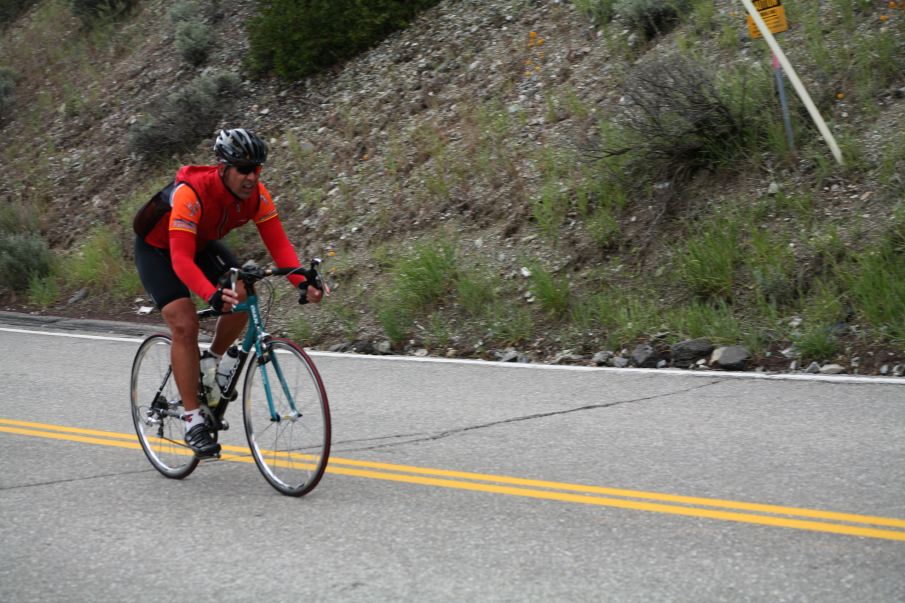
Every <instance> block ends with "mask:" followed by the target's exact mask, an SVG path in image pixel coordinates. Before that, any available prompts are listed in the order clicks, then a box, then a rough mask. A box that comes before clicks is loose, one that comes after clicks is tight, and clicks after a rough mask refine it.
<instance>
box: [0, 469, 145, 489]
mask: <svg viewBox="0 0 905 603" xmlns="http://www.w3.org/2000/svg"><path fill="white" fill-rule="evenodd" d="M153 471H156V469H154V468H153V467H151V468H150V469H136V470H134V471H121V472H119V473H102V474H100V475H86V476H84V477H68V478H65V479H54V480H49V481H46V482H35V483H33V484H19V485H16V486H0V492H7V491H10V490H21V489H23V488H36V487H39V486H55V485H57V484H71V483H75V482H86V481H89V480H93V479H102V478H105V477H121V476H123V475H138V474H140V473H148V472H153Z"/></svg>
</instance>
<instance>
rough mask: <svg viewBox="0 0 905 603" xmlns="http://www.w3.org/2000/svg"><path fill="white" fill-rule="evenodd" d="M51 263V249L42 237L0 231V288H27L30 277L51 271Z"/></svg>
mask: <svg viewBox="0 0 905 603" xmlns="http://www.w3.org/2000/svg"><path fill="white" fill-rule="evenodd" d="M51 264H52V256H51V254H50V249H49V248H48V246H47V243H46V242H45V241H44V239H42V238H41V237H39V236H37V235H33V234H11V233H4V232H0V289H10V290H13V291H24V290H27V289H28V288H29V283H30V279H32V278H34V277H37V278H42V277H44V276H46V275H47V274H49V273H50V268H51Z"/></svg>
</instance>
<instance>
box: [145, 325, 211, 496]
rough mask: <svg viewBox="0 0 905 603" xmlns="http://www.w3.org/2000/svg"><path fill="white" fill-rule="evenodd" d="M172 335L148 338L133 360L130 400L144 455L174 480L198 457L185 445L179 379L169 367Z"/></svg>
mask: <svg viewBox="0 0 905 603" xmlns="http://www.w3.org/2000/svg"><path fill="white" fill-rule="evenodd" d="M171 346H172V339H171V338H170V336H169V335H164V334H155V335H151V336H149V337H147V338H146V339H145V340H144V341H143V342H142V343H141V345H140V346H139V347H138V351H137V352H136V353H135V359H134V360H133V361H132V377H131V381H130V400H131V406H132V423H133V425H134V426H135V433H136V435H137V436H138V441H139V443H141V448H142V450H144V453H145V456H147V457H148V460H149V461H150V462H151V465H153V466H154V468H155V469H157V470H158V471H159V472H160V473H162V474H163V475H165V476H166V477H169V478H171V479H182V478H184V477H187V476H188V475H189V474H190V473H191V472H192V471H194V470H195V468H196V467H197V466H198V461H199V459H198V457H197V456H195V453H194V452H193V451H192V450H191V449H190V448H189V447H188V446H187V445H186V444H185V421H184V420H183V419H182V418H181V415H182V413H183V409H182V400H181V398H180V396H179V391H178V390H177V389H176V379H175V378H174V377H173V374H172V370H171V369H170V348H171Z"/></svg>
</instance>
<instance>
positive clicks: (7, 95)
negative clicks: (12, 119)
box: [0, 67, 16, 119]
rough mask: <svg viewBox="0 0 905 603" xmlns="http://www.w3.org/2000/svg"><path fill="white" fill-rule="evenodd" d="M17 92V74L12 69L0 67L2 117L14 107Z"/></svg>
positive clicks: (0, 114) (0, 117)
mask: <svg viewBox="0 0 905 603" xmlns="http://www.w3.org/2000/svg"><path fill="white" fill-rule="evenodd" d="M15 93H16V74H15V72H14V71H13V70H12V69H9V68H7V67H0V119H3V117H4V116H5V115H6V114H7V111H9V110H10V109H12V106H13V96H14V95H15Z"/></svg>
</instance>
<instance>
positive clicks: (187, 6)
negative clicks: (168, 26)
mask: <svg viewBox="0 0 905 603" xmlns="http://www.w3.org/2000/svg"><path fill="white" fill-rule="evenodd" d="M213 12H214V11H213V5H212V4H211V3H210V2H206V1H203V0H177V1H176V2H174V3H173V6H171V7H170V12H169V15H170V21H172V23H173V25H179V24H180V23H182V22H183V21H193V20H194V21H205V20H207V19H209V18H211V17H212V16H213Z"/></svg>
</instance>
